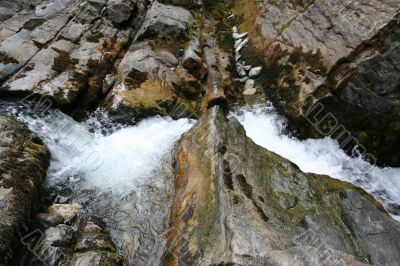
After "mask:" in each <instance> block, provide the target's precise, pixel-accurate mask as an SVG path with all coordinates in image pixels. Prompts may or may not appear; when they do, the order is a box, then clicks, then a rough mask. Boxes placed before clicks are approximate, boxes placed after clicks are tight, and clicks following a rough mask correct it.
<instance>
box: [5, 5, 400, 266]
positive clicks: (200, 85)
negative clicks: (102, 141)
mask: <svg viewBox="0 0 400 266" xmlns="http://www.w3.org/2000/svg"><path fill="white" fill-rule="evenodd" d="M353 2H356V1H351V3H349V2H346V3H342V2H340V1H327V0H318V1H286V2H285V1H283V2H282V1H278V2H276V1H267V0H265V1H253V0H252V1H245V0H237V1H233V2H232V1H229V0H227V1H204V2H203V1H201V0H163V1H147V0H60V1H54V2H52V1H24V0H15V1H8V0H7V1H2V2H1V3H0V98H2V99H3V97H4V99H9V97H13V99H15V98H17V99H20V98H24V100H23V101H22V102H21V104H24V103H26V102H29V101H30V100H33V99H38V98H40V99H41V100H43V98H47V99H49V100H50V103H51V105H52V106H53V107H57V108H60V109H61V110H62V111H63V112H65V113H67V114H69V115H71V116H72V117H74V118H75V119H77V120H81V119H82V118H84V117H86V116H87V115H92V113H95V114H94V115H97V114H98V113H97V112H98V111H99V110H100V111H99V112H100V113H101V112H102V111H103V110H104V113H101V115H103V114H106V115H105V116H106V117H104V118H103V117H100V118H99V119H104V120H106V123H110V125H108V126H109V127H110V128H113V127H114V123H115V122H117V123H115V124H118V125H117V126H116V127H117V128H119V129H120V128H123V127H124V125H132V124H137V123H138V122H139V121H141V120H143V119H145V118H149V117H154V116H170V117H172V118H173V119H179V118H182V117H189V118H199V121H198V123H197V125H196V126H195V127H193V128H192V129H191V130H190V131H188V132H187V133H186V134H185V135H184V136H183V137H182V138H181V139H180V141H179V143H178V144H177V147H176V152H175V154H176V158H175V161H173V162H172V159H171V158H169V157H168V156H169V154H168V156H167V157H168V158H166V159H165V162H164V161H163V162H162V163H160V164H163V166H162V167H161V168H163V169H158V170H157V171H155V172H156V173H154V176H152V177H150V176H146V181H145V182H143V183H141V184H140V182H138V186H137V187H135V189H134V190H132V191H129V193H127V194H121V195H119V194H118V195H114V194H113V191H111V190H104V191H101V190H100V189H99V190H97V189H98V188H92V187H91V188H90V189H87V188H86V187H80V182H84V180H83V179H84V178H83V177H82V178H83V179H81V176H80V173H73V174H72V175H71V176H69V177H68V182H69V183H68V184H65V183H60V184H59V183H57V185H56V186H55V187H54V190H55V191H52V192H51V193H50V192H48V191H46V192H43V195H44V194H46V195H45V196H46V197H47V198H46V204H48V205H46V206H41V209H40V210H39V209H38V208H37V207H38V206H37V205H38V204H39V202H40V201H39V199H40V198H41V194H40V193H41V192H42V190H41V188H42V184H43V182H44V177H45V175H46V170H47V167H48V160H49V158H48V157H49V154H48V153H47V151H46V148H45V147H44V146H43V144H42V142H41V141H40V140H39V139H38V138H37V137H35V136H34V135H32V134H31V133H30V132H29V131H28V129H27V128H26V127H25V126H23V125H22V124H20V123H18V122H16V121H15V120H14V119H12V118H10V117H5V116H0V174H1V179H0V205H1V206H3V207H2V208H0V209H1V210H0V218H1V220H0V265H2V264H4V263H6V262H7V261H9V259H10V258H11V256H12V254H13V253H12V250H11V249H12V248H13V249H14V251H17V253H16V254H17V255H16V256H14V258H13V262H14V261H17V262H18V263H19V264H21V265H25V264H26V265H42V264H46V265H74V266H75V265H76V266H78V265H370V264H372V265H390V266H391V265H397V263H398V261H400V257H399V252H398V251H399V250H400V242H399V241H398V240H399V239H400V227H399V223H398V222H396V221H394V220H393V219H392V218H391V217H390V216H389V215H388V214H387V213H385V211H384V210H383V208H382V206H381V205H379V203H377V202H376V201H375V200H374V199H373V198H372V197H371V196H369V195H368V194H367V193H366V192H365V191H363V190H361V189H359V188H357V187H355V186H353V185H351V184H348V183H344V182H341V181H337V180H334V179H331V178H329V177H327V176H318V175H314V174H306V173H303V172H301V171H300V170H299V168H298V167H297V166H296V165H294V164H292V163H290V162H289V161H287V160H285V159H283V158H281V157H279V156H278V155H276V154H274V153H272V152H269V151H268V150H265V149H263V148H261V147H260V146H258V145H256V144H255V143H253V141H251V140H250V139H249V138H248V137H247V136H246V133H245V131H244V129H243V127H242V126H241V125H240V124H239V122H237V121H236V120H234V119H228V118H226V115H227V114H228V112H229V111H231V110H233V109H234V108H235V107H238V106H243V105H244V104H245V103H247V104H249V105H253V104H257V103H260V101H261V102H263V103H265V101H266V98H265V97H264V95H261V94H262V91H263V90H264V93H265V95H266V96H267V99H268V100H272V101H273V103H274V105H276V106H277V107H278V108H279V109H280V110H281V111H282V112H285V113H286V114H287V115H288V116H289V119H290V122H291V124H290V125H292V123H293V125H294V127H295V128H296V129H298V130H299V132H298V134H299V135H300V136H303V137H308V136H312V137H315V136H317V135H319V134H318V133H321V131H322V132H323V133H326V132H328V131H329V132H330V131H332V130H333V129H336V128H332V127H333V126H335V123H336V120H334V119H333V120H332V119H331V120H329V119H328V120H329V121H327V120H326V116H325V115H326V114H333V115H334V116H335V118H337V120H338V123H339V122H340V123H341V124H343V125H344V126H345V127H346V129H348V130H349V133H351V134H353V136H354V137H355V139H356V142H357V143H358V142H359V143H361V144H362V145H364V146H365V147H364V148H366V150H367V151H368V153H373V154H374V155H376V156H377V157H378V159H379V162H381V163H390V164H393V165H396V164H398V162H399V161H398V159H399V158H398V152H397V146H396V145H398V141H399V139H400V138H399V135H398V132H399V130H398V129H399V125H398V121H399V116H400V109H399V99H398V96H399V93H398V88H399V87H400V86H399V78H398V76H399V75H398V74H399V73H398V67H397V61H396V60H397V58H398V51H397V50H398V47H397V46H398V41H399V40H398V36H399V32H398V31H399V29H398V28H399V27H398V13H399V9H398V3H397V2H398V1H396V0H385V1H383V2H382V1H381V2H379V1H357V3H358V5H355V4H354V3H353ZM231 8H232V9H231ZM352 14H356V15H355V17H352ZM350 21H351V23H350ZM236 25H237V26H236ZM39 103H41V101H39ZM318 104H322V106H323V111H324V112H325V113H320V112H319V111H321V110H320V109H318V108H317V109H316V108H315V107H316V106H317V107H318V106H320V105H318ZM17 106H19V105H18V104H17ZM310 106H311V107H312V108H311V109H310ZM98 107H100V108H99V109H97V110H96V112H92V111H93V110H95V109H96V108H98ZM39 109H40V108H39ZM310 110H311V111H310ZM17 113H18V112H17ZM108 115H109V116H108ZM307 115H309V116H308V117H307ZM310 115H311V116H312V118H313V119H314V120H312V122H314V124H313V123H310V121H309V120H310ZM68 119H69V118H68ZM68 119H67V120H68ZM90 119H91V120H94V119H95V118H93V117H90V118H89V120H90ZM318 119H319V120H318ZM321 121H322V122H321ZM92 122H93V121H92ZM96 123H98V124H101V123H104V121H103V120H102V121H94V124H96ZM68 125H71V127H72V125H73V123H71V124H68ZM313 125H314V127H313ZM316 125H317V126H316ZM96 126H99V125H97V124H96V125H94V126H93V127H96ZM336 126H338V125H336ZM100 127H101V126H100ZM112 130H115V129H114V128H113V129H109V128H107V129H104V132H105V133H104V134H109V132H112ZM83 131H84V132H86V129H85V130H83ZM83 131H82V132H81V131H80V132H81V133H82V138H84V137H85V136H83V135H85V134H83V133H84V132H83ZM350 131H351V132H350ZM334 132H336V131H334ZM86 133H87V135H90V133H89V132H86ZM96 133H97V132H96ZM102 133H103V132H102ZM330 133H332V132H330ZM339 133H340V132H339ZM345 133H346V134H347V131H346V132H345ZM336 134H338V132H336ZM66 135H67V134H66ZM87 135H86V137H88V136H87ZM326 135H329V134H326ZM339 135H340V134H339ZM62 136H64V135H62ZM79 136H81V135H79ZM90 136H91V135H90ZM340 136H342V135H340ZM107 137H108V135H107ZM352 140H353V139H352ZM132 141H133V142H134V141H135V140H132ZM346 144H347V142H346ZM143 145H145V144H143ZM146 145H150V144H146ZM343 149H345V147H343ZM138 152H140V150H139V151H138ZM171 157H172V156H171ZM58 159H59V158H58ZM107 159H110V158H107ZM111 159H115V158H111ZM132 163H134V162H132ZM154 163H159V162H154ZM164 164H165V165H164ZM164 168H165V169H164ZM172 168H174V170H175V179H173V177H172V175H173V174H172V173H171V172H173V169H172ZM158 171H159V172H158ZM52 174H53V173H52ZM152 175H153V173H152ZM108 178H110V179H112V178H114V176H113V174H111V175H110V176H109V177H108ZM130 181H131V180H130ZM121 182H122V181H121ZM123 182H125V181H123ZM173 182H175V184H172V183H173ZM135 185H136V183H135ZM75 188H76V191H75V190H74V189H75ZM72 191H73V192H72ZM47 193H49V194H50V195H47ZM53 193H55V194H58V193H59V194H58V196H57V197H56V198H54V197H53V196H54V195H53ZM43 197H44V196H43ZM393 209H395V210H398V206H397V205H396V206H393ZM38 212H40V213H39V214H37V213H38ZM96 214H97V215H96ZM32 217H34V219H33V222H31V221H30V220H29V218H32ZM24 223H26V224H27V225H28V228H29V230H31V233H32V235H31V234H30V233H28V235H27V237H26V238H24V239H23V242H22V244H23V245H24V246H25V248H27V247H28V249H29V248H30V249H29V250H26V252H25V251H21V252H20V250H19V248H20V247H19V246H21V245H19V246H16V247H14V246H13V244H14V243H15V242H16V241H18V237H17V235H18V233H21V232H22V225H23V224H24ZM24 229H27V228H24ZM36 233H37V234H38V235H36ZM24 234H26V230H24ZM37 236H38V238H37ZM24 252H25V253H24ZM20 253H23V254H24V256H21V258H19V254H20ZM14 254H15V252H14ZM27 254H28V255H27ZM25 255H26V256H25ZM16 257H17V258H16ZM20 260H21V261H23V262H22V263H20Z"/></svg>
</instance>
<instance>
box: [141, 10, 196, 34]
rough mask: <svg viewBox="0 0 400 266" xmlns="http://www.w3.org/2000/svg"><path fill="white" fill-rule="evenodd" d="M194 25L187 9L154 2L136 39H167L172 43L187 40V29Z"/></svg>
mask: <svg viewBox="0 0 400 266" xmlns="http://www.w3.org/2000/svg"><path fill="white" fill-rule="evenodd" d="M192 24H193V18H192V15H191V14H190V12H189V11H187V10H186V9H183V8H181V7H175V6H169V5H163V4H160V3H158V2H154V3H153V4H152V6H151V8H150V9H149V11H148V12H147V15H146V18H145V20H144V22H143V25H142V27H141V28H140V30H139V32H138V33H137V35H136V39H137V40H143V39H145V38H150V39H151V38H159V39H161V38H165V39H168V40H170V41H178V40H182V39H187V38H188V34H187V29H188V28H189V27H191V25H192Z"/></svg>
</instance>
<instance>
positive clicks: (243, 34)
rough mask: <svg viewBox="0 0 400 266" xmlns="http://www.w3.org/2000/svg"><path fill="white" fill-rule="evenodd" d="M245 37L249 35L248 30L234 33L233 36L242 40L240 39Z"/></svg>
mask: <svg viewBox="0 0 400 266" xmlns="http://www.w3.org/2000/svg"><path fill="white" fill-rule="evenodd" d="M245 37H247V32H245V33H241V34H239V33H236V34H233V38H234V39H235V40H240V39H243V38H245Z"/></svg>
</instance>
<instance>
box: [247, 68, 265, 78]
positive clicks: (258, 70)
mask: <svg viewBox="0 0 400 266" xmlns="http://www.w3.org/2000/svg"><path fill="white" fill-rule="evenodd" d="M261 71H262V67H253V68H252V69H251V70H250V72H249V76H250V77H251V78H255V77H258V75H260V73H261Z"/></svg>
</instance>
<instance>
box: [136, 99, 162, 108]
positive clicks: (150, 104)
mask: <svg viewBox="0 0 400 266" xmlns="http://www.w3.org/2000/svg"><path fill="white" fill-rule="evenodd" d="M135 103H136V104H137V105H140V106H143V107H145V108H158V105H157V103H156V102H154V101H152V100H149V99H146V98H138V99H135Z"/></svg>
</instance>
